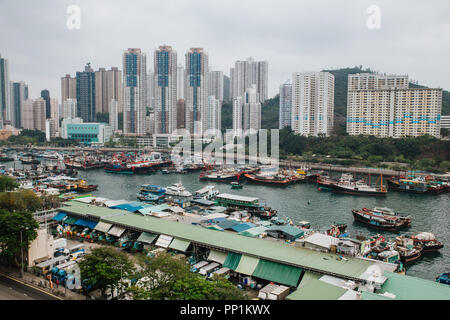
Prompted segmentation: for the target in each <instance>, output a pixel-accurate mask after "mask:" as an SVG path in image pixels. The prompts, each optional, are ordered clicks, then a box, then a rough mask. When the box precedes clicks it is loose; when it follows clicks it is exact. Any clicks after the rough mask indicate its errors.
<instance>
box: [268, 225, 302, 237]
mask: <svg viewBox="0 0 450 320" xmlns="http://www.w3.org/2000/svg"><path fill="white" fill-rule="evenodd" d="M269 230H273V231H281V232H283V233H286V234H288V235H290V236H292V237H294V238H299V237H301V236H302V235H303V234H304V233H305V232H304V231H303V230H301V229H299V228H296V227H293V226H288V225H282V226H270V227H269Z"/></svg>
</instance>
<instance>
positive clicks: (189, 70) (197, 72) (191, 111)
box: [184, 48, 209, 134]
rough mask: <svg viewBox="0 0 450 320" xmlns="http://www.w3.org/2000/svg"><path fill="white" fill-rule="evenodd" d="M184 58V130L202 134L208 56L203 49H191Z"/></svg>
mask: <svg viewBox="0 0 450 320" xmlns="http://www.w3.org/2000/svg"><path fill="white" fill-rule="evenodd" d="M185 57H186V78H185V92H184V96H185V103H186V129H188V130H189V131H190V132H191V133H192V134H202V133H203V131H204V128H205V127H206V109H207V106H208V69H209V67H208V54H206V52H204V50H203V48H191V49H189V50H188V52H186V55H185Z"/></svg>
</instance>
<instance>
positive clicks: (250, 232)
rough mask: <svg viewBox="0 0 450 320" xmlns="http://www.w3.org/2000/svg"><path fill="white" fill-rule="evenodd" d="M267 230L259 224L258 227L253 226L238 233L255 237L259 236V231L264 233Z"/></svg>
mask: <svg viewBox="0 0 450 320" xmlns="http://www.w3.org/2000/svg"><path fill="white" fill-rule="evenodd" d="M266 231H267V228H266V227H263V226H259V227H254V228H250V229H247V230H244V231H241V232H239V234H240V235H243V236H246V237H253V238H254V237H257V236H259V235H260V234H261V233H264V232H266Z"/></svg>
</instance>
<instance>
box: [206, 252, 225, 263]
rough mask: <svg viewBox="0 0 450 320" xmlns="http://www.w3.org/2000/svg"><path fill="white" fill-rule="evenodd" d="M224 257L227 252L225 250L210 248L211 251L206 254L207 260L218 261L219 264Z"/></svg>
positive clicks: (223, 260)
mask: <svg viewBox="0 0 450 320" xmlns="http://www.w3.org/2000/svg"><path fill="white" fill-rule="evenodd" d="M226 259H227V253H226V252H222V251H217V250H214V249H211V251H209V255H208V260H209V261H215V262H218V263H220V264H223V263H224V262H225V260H226Z"/></svg>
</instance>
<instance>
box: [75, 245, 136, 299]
mask: <svg viewBox="0 0 450 320" xmlns="http://www.w3.org/2000/svg"><path fill="white" fill-rule="evenodd" d="M79 266H80V271H81V279H82V281H84V282H88V283H90V284H92V290H97V289H99V290H100V291H101V292H102V295H103V296H104V295H105V291H106V290H107V289H108V288H115V287H117V286H118V284H119V282H120V280H121V279H122V277H123V278H126V277H129V276H130V275H132V274H133V273H134V265H133V263H132V262H131V261H130V260H129V259H128V256H127V255H126V254H125V253H123V252H120V251H117V250H116V249H114V248H110V247H102V248H94V249H92V251H91V252H90V253H89V254H87V255H85V256H84V259H83V260H82V261H81V262H80V263H79Z"/></svg>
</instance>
